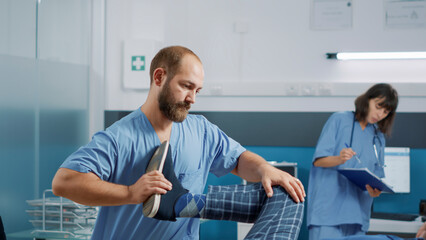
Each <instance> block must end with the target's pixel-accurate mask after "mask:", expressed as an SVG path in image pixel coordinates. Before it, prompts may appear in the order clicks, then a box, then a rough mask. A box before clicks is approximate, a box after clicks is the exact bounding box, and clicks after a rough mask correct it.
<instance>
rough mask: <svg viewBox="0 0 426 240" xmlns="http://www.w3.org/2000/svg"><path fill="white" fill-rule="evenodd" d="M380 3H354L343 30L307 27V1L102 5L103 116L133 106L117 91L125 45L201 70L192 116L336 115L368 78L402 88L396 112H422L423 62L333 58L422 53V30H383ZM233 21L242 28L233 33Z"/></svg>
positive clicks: (130, 94) (136, 102)
mask: <svg viewBox="0 0 426 240" xmlns="http://www.w3.org/2000/svg"><path fill="white" fill-rule="evenodd" d="M383 6H384V2H383V1H366V0H364V1H362V0H359V1H353V25H352V28H351V29H348V30H333V31H324V30H323V31H320V30H312V29H311V27H310V24H309V22H310V11H311V1H280V0H269V1H257V0H239V1H236V0H232V1H229V0H217V1H196V0H186V1H183V0H182V1H172V0H169V1H166V0H164V1H155V2H152V1H147V0H126V1H118V0H107V1H106V76H105V77H106V85H105V88H106V92H105V94H106V95H105V97H106V106H105V108H106V109H107V110H131V109H135V108H137V107H139V106H140V105H141V104H142V103H143V102H144V100H145V99H146V96H147V90H129V89H124V88H123V87H122V86H123V84H122V62H121V61H122V43H123V41H124V40H132V39H141V38H143V39H153V40H157V41H161V42H162V43H163V46H168V45H175V44H179V45H184V46H187V47H189V48H191V49H192V50H193V51H194V52H196V53H197V54H198V55H199V56H200V58H201V60H202V61H203V64H204V67H205V72H206V75H205V83H204V86H205V87H204V89H203V90H202V93H201V95H200V96H199V97H198V99H197V103H196V104H195V105H194V106H193V108H192V109H193V110H196V111H337V110H347V109H352V107H353V100H354V97H355V96H357V95H359V94H360V93H362V92H363V91H365V90H366V89H367V88H368V87H369V86H370V85H372V84H373V83H375V82H389V83H392V84H393V85H394V86H395V87H396V88H397V90H398V91H399V93H400V95H401V96H402V97H401V101H400V102H401V104H400V107H399V111H407V112H411V111H418V112H426V104H425V103H426V102H425V101H426V100H425V96H426V60H405V61H402V60H399V61H396V60H385V61H345V62H342V61H333V60H327V59H326V58H325V53H326V52H335V51H422V50H423V51H424V50H426V49H425V42H426V31H425V28H420V29H388V28H386V27H385V24H384V9H383ZM236 24H243V25H245V26H247V31H243V33H240V32H238V31H236V29H235V26H236Z"/></svg>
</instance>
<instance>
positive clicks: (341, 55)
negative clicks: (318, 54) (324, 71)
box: [326, 52, 426, 60]
mask: <svg viewBox="0 0 426 240" xmlns="http://www.w3.org/2000/svg"><path fill="white" fill-rule="evenodd" d="M326 55H327V59H337V60H364V59H367V60H368V59H426V52H338V53H327V54H326Z"/></svg>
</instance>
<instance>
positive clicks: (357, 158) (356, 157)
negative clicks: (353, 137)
mask: <svg viewBox="0 0 426 240" xmlns="http://www.w3.org/2000/svg"><path fill="white" fill-rule="evenodd" d="M345 146H346V147H347V148H350V147H349V145H348V144H347V143H345ZM354 156H355V159H356V160H358V162H359V163H360V164H361V160H360V159H359V157H358V156H357V155H356V154H355V155H354Z"/></svg>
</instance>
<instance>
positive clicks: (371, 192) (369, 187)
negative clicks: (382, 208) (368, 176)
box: [365, 184, 382, 197]
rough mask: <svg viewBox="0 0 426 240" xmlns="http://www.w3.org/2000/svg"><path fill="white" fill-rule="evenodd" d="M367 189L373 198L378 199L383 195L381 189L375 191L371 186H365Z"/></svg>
mask: <svg viewBox="0 0 426 240" xmlns="http://www.w3.org/2000/svg"><path fill="white" fill-rule="evenodd" d="M365 188H366V189H367V191H368V193H369V194H370V196H371V197H378V196H380V194H381V193H382V191H380V190H379V189H377V188H375V189H373V188H372V187H371V186H370V185H368V184H367V185H365Z"/></svg>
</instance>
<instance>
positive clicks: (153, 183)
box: [129, 171, 172, 204]
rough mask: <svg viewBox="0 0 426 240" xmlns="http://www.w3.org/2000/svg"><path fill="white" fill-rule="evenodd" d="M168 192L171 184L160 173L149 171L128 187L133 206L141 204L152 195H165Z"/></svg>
mask: <svg viewBox="0 0 426 240" xmlns="http://www.w3.org/2000/svg"><path fill="white" fill-rule="evenodd" d="M170 190H172V183H170V182H169V181H168V180H167V179H166V178H165V177H164V175H163V174H162V173H161V172H159V171H151V172H149V173H146V174H144V175H142V177H141V178H139V180H138V181H136V183H135V184H133V185H131V186H129V192H130V201H131V202H132V203H133V204H139V203H143V202H145V201H146V200H147V199H148V198H149V197H150V196H151V195H153V194H166V193H167V191H170Z"/></svg>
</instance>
